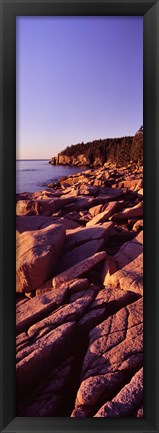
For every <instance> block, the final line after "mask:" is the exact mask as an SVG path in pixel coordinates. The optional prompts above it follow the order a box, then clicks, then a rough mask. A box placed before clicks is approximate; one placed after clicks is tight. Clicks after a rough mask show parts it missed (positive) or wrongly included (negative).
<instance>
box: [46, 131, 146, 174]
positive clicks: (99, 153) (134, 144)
mask: <svg viewBox="0 0 159 433" xmlns="http://www.w3.org/2000/svg"><path fill="white" fill-rule="evenodd" d="M131 161H134V162H138V163H139V164H140V163H141V164H142V163H143V127H141V128H140V129H139V131H137V133H136V134H135V135H134V136H125V137H120V138H111V139H110V138H107V139H104V140H101V139H100V140H94V141H92V142H88V143H83V142H82V143H78V144H75V145H72V146H69V147H67V148H66V149H64V150H63V151H62V152H60V153H59V154H58V155H57V156H55V157H53V158H52V161H51V163H52V164H54V165H56V164H57V165H58V164H61V165H76V166H78V165H79V166H80V165H83V166H89V165H94V166H100V165H103V164H104V163H105V162H113V163H117V164H120V165H123V164H127V163H130V162H131Z"/></svg>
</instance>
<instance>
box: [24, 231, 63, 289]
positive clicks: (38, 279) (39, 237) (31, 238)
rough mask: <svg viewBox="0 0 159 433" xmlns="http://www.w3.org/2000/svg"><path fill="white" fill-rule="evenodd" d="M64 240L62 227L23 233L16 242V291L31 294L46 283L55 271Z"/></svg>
mask: <svg viewBox="0 0 159 433" xmlns="http://www.w3.org/2000/svg"><path fill="white" fill-rule="evenodd" d="M64 239H65V231H64V229H63V227H62V226H58V225H53V224H52V225H51V226H49V227H46V228H44V229H42V230H37V231H30V232H24V233H22V234H21V235H19V236H18V237H17V242H16V290H17V292H31V291H32V290H35V289H37V288H38V287H40V286H41V285H42V284H43V283H44V282H45V281H47V280H48V279H49V278H50V277H51V275H53V271H54V269H55V266H56V263H57V260H58V258H59V256H60V253H61V250H62V247H63V243H64Z"/></svg>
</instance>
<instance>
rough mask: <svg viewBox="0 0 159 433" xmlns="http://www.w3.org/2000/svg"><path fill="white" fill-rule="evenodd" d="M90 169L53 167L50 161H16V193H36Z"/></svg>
mask: <svg viewBox="0 0 159 433" xmlns="http://www.w3.org/2000/svg"><path fill="white" fill-rule="evenodd" d="M86 169H88V167H87V168H86V167H71V166H66V167H65V166H62V165H51V164H49V162H48V160H17V161H16V192H17V193H20V192H35V191H40V190H42V189H45V188H47V184H48V183H50V182H52V181H57V180H58V179H59V178H61V177H63V176H69V175H71V174H74V173H79V172H81V171H84V170H86Z"/></svg>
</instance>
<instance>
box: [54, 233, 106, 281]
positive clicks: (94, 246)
mask: <svg viewBox="0 0 159 433" xmlns="http://www.w3.org/2000/svg"><path fill="white" fill-rule="evenodd" d="M103 243H104V240H103V239H95V240H94V241H89V242H86V243H85V244H84V245H83V244H82V245H80V246H79V247H76V248H73V249H72V250H71V251H69V252H67V253H66V254H63V255H62V256H61V259H60V263H59V266H58V267H57V272H56V274H59V273H60V272H64V271H65V270H66V269H69V268H70V267H71V266H73V265H75V264H76V263H79V262H80V261H82V260H85V259H87V258H88V257H90V256H93V255H94V254H96V253H97V252H98V251H99V250H101V249H102V247H103Z"/></svg>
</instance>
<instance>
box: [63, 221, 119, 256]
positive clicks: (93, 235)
mask: <svg viewBox="0 0 159 433" xmlns="http://www.w3.org/2000/svg"><path fill="white" fill-rule="evenodd" d="M113 227H114V226H113V223H111V222H107V223H105V224H103V225H102V226H99V225H96V227H91V228H88V227H86V228H82V229H75V230H70V231H67V232H66V240H65V250H69V249H71V248H75V247H77V246H78V245H81V244H84V243H85V242H89V241H92V240H95V239H101V238H102V239H103V238H104V239H108V237H109V235H110V233H111V231H112V228H113Z"/></svg>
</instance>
